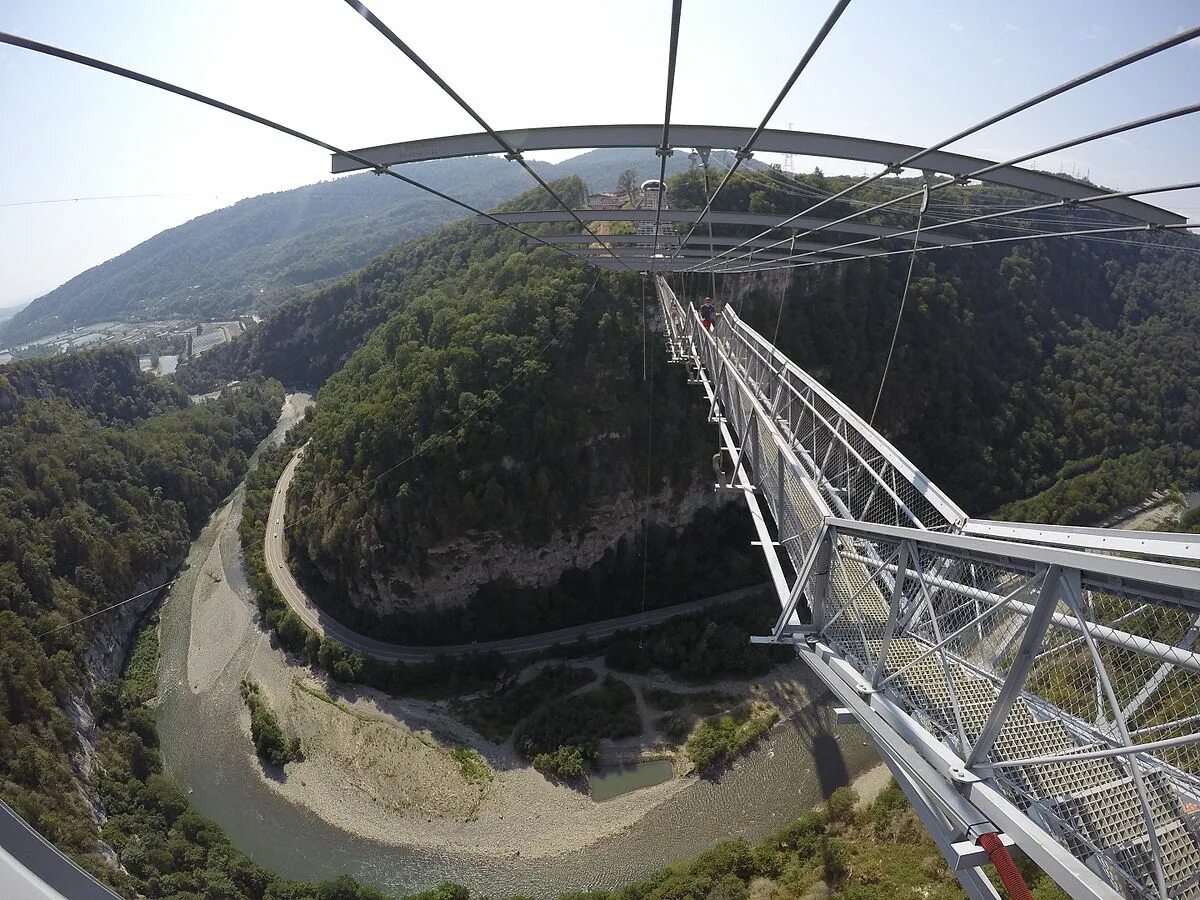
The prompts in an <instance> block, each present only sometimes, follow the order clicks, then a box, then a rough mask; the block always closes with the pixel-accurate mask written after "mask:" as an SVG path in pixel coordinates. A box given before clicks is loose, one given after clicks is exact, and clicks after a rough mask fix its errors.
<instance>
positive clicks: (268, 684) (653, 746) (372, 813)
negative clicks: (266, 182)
mask: <svg viewBox="0 0 1200 900" xmlns="http://www.w3.org/2000/svg"><path fill="white" fill-rule="evenodd" d="M304 405H305V404H304V403H299V402H296V399H295V397H290V398H289V405H288V407H287V409H286V410H285V417H284V421H286V420H289V419H295V418H298V417H299V416H300V415H302V413H303V408H304ZM281 424H283V422H281ZM240 511H241V502H240V493H238V494H235V497H234V498H233V500H231V501H230V502H229V503H227V504H226V505H225V506H224V507H223V508H222V509H221V510H219V511H218V513H217V514H216V515H215V516H214V517H213V520H212V521H211V522H210V523H209V525H208V527H207V528H206V529H205V533H204V534H203V535H202V537H201V539H200V541H198V542H197V545H196V546H194V548H193V554H192V557H191V565H192V570H193V571H192V572H191V573H189V574H192V575H193V577H192V578H191V579H189V580H190V582H191V597H190V628H189V641H188V648H187V662H186V679H187V687H188V689H189V690H190V692H191V693H192V694H194V695H196V696H197V697H198V698H201V699H203V700H204V702H206V703H209V702H211V703H213V704H217V703H221V702H226V701H227V700H228V697H229V695H230V693H231V692H236V690H237V685H238V684H239V683H240V681H241V679H242V678H244V677H249V678H252V679H253V680H255V681H256V682H257V683H258V684H259V686H260V688H261V690H262V692H263V694H264V696H265V697H266V699H267V700H268V702H269V703H270V705H271V707H272V708H273V709H274V710H275V711H276V712H277V713H278V715H279V717H280V720H281V722H282V723H283V725H284V728H285V730H286V731H287V732H288V733H289V734H295V735H297V736H298V737H300V739H301V743H302V746H303V748H304V754H303V758H302V759H301V760H299V761H297V762H293V763H289V764H288V765H287V766H286V768H285V770H284V772H283V773H279V772H278V771H274V770H267V769H262V767H261V766H260V765H259V764H258V762H257V760H256V759H255V758H254V756H253V754H254V751H253V747H252V745H251V742H250V736H249V716H248V713H247V712H246V711H245V710H244V709H242V710H241V715H240V723H239V726H238V727H239V730H240V731H242V732H243V734H242V737H241V740H231V741H229V747H230V749H231V750H234V751H235V752H238V753H240V754H244V755H245V757H247V758H248V759H249V761H250V765H252V766H254V767H257V768H258V769H259V771H260V773H261V778H262V781H263V783H264V784H265V785H266V786H267V787H268V788H269V789H270V790H272V791H274V792H277V793H278V794H280V795H282V796H283V797H285V798H286V799H287V800H289V801H290V802H291V803H293V804H295V805H296V806H298V807H301V808H303V809H307V810H309V811H311V812H312V813H314V814H315V815H317V816H318V817H320V818H321V819H323V820H324V821H326V822H328V823H330V824H332V825H335V826H337V827H338V828H340V829H343V830H345V831H348V832H350V833H352V834H355V835H358V836H361V837H364V838H369V839H371V840H375V841H379V842H381V843H385V844H394V845H407V846H413V847H421V848H426V849H430V850H437V851H442V852H449V853H453V852H455V851H469V852H471V853H473V854H476V855H486V856H495V857H515V856H519V857H525V858H537V857H546V856H551V855H557V854H563V853H567V852H570V851H574V850H578V849H581V848H583V847H587V846H589V845H591V844H593V843H595V842H597V841H599V840H601V839H603V838H605V837H608V836H610V835H613V834H615V833H617V832H620V831H622V830H624V829H626V828H628V827H629V826H631V825H633V824H634V823H635V822H637V821H638V820H639V819H641V818H642V817H644V816H645V815H646V814H647V813H648V812H649V811H650V810H652V809H654V808H655V807H657V806H659V805H660V804H662V803H663V802H664V801H666V800H668V799H669V798H671V797H674V796H676V795H678V794H680V793H682V792H684V791H687V790H688V788H689V786H691V785H692V784H694V783H695V779H692V778H686V777H675V778H672V779H670V780H668V781H666V782H665V783H662V784H659V785H656V786H653V787H648V788H643V789H640V790H637V791H633V792H631V793H627V794H623V795H621V796H618V797H615V798H613V799H611V800H607V801H605V802H602V803H598V802H595V801H593V800H592V799H591V798H590V797H588V796H587V795H586V794H584V793H582V792H580V791H579V790H576V789H574V788H572V787H568V786H564V785H561V784H555V783H553V782H551V781H549V780H547V779H546V778H545V777H544V776H543V775H542V774H541V773H539V772H537V771H536V770H534V769H533V768H532V767H531V766H530V765H529V764H528V763H527V762H526V761H525V760H524V759H522V758H521V757H520V756H519V754H518V753H517V752H516V751H515V750H514V749H513V747H512V746H511V742H507V743H506V744H504V745H498V744H495V743H492V742H490V741H487V740H485V739H484V738H483V737H481V736H480V735H479V734H477V733H476V732H475V731H473V730H472V729H471V728H469V727H468V726H466V725H465V724H463V723H462V722H461V721H459V720H458V719H456V718H455V717H454V716H453V715H452V714H451V712H450V709H449V707H448V704H447V703H446V702H431V701H423V700H415V699H404V698H393V697H389V696H386V695H384V694H381V693H379V692H377V691H374V690H371V689H367V688H357V687H355V688H349V687H346V686H344V685H340V684H336V683H331V682H328V681H326V680H325V679H324V678H323V676H321V675H319V674H318V673H316V672H314V671H312V670H311V669H309V668H308V667H306V666H298V665H296V664H294V662H292V661H290V660H289V659H288V658H287V657H286V655H285V654H284V653H283V652H282V651H281V650H280V649H279V648H278V647H276V646H273V644H272V641H271V639H270V637H269V635H268V634H267V632H266V631H265V630H263V628H262V627H260V625H259V623H258V621H257V616H256V614H255V611H254V609H253V606H252V604H251V602H250V600H249V592H248V591H247V590H246V589H245V574H244V572H243V570H242V563H241V557H240V553H239V552H238V551H237V547H238V538H237V524H238V520H239V518H240ZM247 660H248V661H247ZM573 664H575V665H583V666H587V667H590V668H593V669H595V670H596V671H597V672H598V674H600V675H601V676H603V674H604V673H605V669H604V662H603V659H602V658H597V659H592V660H582V661H574V663H573ZM540 665H542V664H541V663H535V664H533V665H532V666H531V667H530V669H531V672H530V673H527V674H531V673H532V670H533V669H536V668H537V667H538V666H540ZM620 677H621V678H622V680H624V681H626V682H627V683H629V684H630V685H631V687H633V688H634V691H635V694H636V696H637V698H638V705H639V712H640V713H641V714H642V718H643V725H644V727H645V731H644V734H643V736H642V737H638V738H628V739H625V740H622V741H618V742H612V741H606V742H604V744H603V745H602V750H601V754H602V757H601V762H627V761H631V760H636V759H639V758H642V757H644V756H663V755H670V754H671V753H672V752H673V749H674V748H672V747H670V746H669V745H664V744H662V743H661V742H660V741H659V739H658V736H657V735H656V734H655V730H654V726H653V719H654V718H656V717H657V715H658V713H656V712H654V711H652V710H651V709H649V708H648V707H647V705H646V703H645V700H644V698H643V695H642V692H643V689H644V688H647V687H659V688H668V689H670V690H677V691H679V692H683V693H687V692H689V691H694V690H697V688H695V687H689V686H687V685H682V684H675V683H672V682H671V681H670V680H668V679H663V678H660V677H654V678H651V677H649V676H638V675H627V674H622V675H621V676H620ZM703 689H704V690H718V691H723V692H726V693H730V694H735V695H737V696H740V697H746V698H754V699H765V700H769V701H771V702H773V703H774V704H775V705H776V706H777V707H779V708H780V710H781V711H782V713H783V715H784V717H785V718H786V717H789V716H793V715H797V714H799V715H804V714H805V712H806V711H810V710H811V705H812V696H813V695H812V692H811V691H812V689H811V688H810V685H809V681H808V676H807V672H806V670H803V669H802V666H801V664H800V663H798V662H796V663H789V664H785V665H783V666H778V667H776V669H775V670H774V671H773V672H772V673H771V674H770V675H769V676H768V677H767V678H765V679H762V680H761V681H760V682H758V683H756V684H754V685H749V684H747V683H746V682H744V681H743V682H722V683H717V684H711V685H705V686H704V688H703ZM237 708H239V709H241V707H240V704H239V706H238V707H237ZM231 737H236V736H232V735H231ZM463 746H467V747H473V748H475V749H476V750H477V751H478V752H479V753H480V755H482V757H483V758H484V759H485V760H486V761H487V763H488V765H489V766H490V767H491V769H492V770H493V772H494V777H493V778H492V779H491V780H485V779H480V780H476V781H471V780H469V779H468V778H467V777H465V776H464V773H463V771H462V769H461V768H460V766H459V764H458V762H457V761H456V760H455V758H454V757H453V756H451V754H450V750H452V749H453V748H456V747H463ZM245 764H246V763H245V761H244V762H243V765H245ZM877 780H878V776H875V777H874V778H873V779H871V780H870V783H869V784H867V783H864V784H863V787H864V788H869V787H870V786H871V785H873V784H874V781H877ZM818 799H819V798H818V797H814V802H816V800H818Z"/></svg>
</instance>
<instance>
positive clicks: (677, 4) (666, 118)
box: [650, 0, 683, 290]
mask: <svg viewBox="0 0 1200 900" xmlns="http://www.w3.org/2000/svg"><path fill="white" fill-rule="evenodd" d="M682 12H683V0H673V2H672V3H671V46H670V50H669V51H668V52H667V99H666V107H665V109H664V110H663V130H662V141H661V142H660V144H659V147H658V150H657V153H658V155H659V163H658V203H657V204H656V208H655V210H654V250H653V252H652V253H651V254H650V265H651V267H652V270H653V266H655V265H656V263H655V262H654V258H655V257H656V256H658V230H659V228H660V227H661V225H662V208H663V196H664V195H665V194H666V193H667V185H666V177H667V156H668V155H670V153H671V102H672V100H673V99H674V95H675V59H676V57H677V56H678V54H679V18H680V15H681V14H682ZM656 290H657V288H656Z"/></svg>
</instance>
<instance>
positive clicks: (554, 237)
mask: <svg viewBox="0 0 1200 900" xmlns="http://www.w3.org/2000/svg"><path fill="white" fill-rule="evenodd" d="M538 237H540V238H541V239H542V240H544V241H545V242H546V243H548V244H594V243H595V241H594V240H593V239H592V238H591V237H590V236H588V235H586V234H539V235H538ZM601 237H602V238H603V240H604V242H605V243H606V244H644V243H646V238H647V237H650V238H651V239H653V235H645V234H605V235H601ZM682 237H683V235H679V234H664V235H661V236H660V238H659V244H658V249H659V250H662V249H663V248H664V247H666V248H668V249H670V248H673V247H678V246H679V242H680V240H681V238H682ZM709 243H710V241H709V240H708V238H707V237H704V238H697V237H693V238H692V239H691V240H690V241H688V242H687V243H686V244H685V245H684V247H685V248H689V247H696V248H698V249H704V248H706V247H708V245H709ZM711 243H712V245H713V246H715V247H737V246H740V245H744V244H746V242H745V241H744V240H742V239H741V238H732V237H715V238H713V239H712V241H711ZM775 243H776V242H775V241H772V240H771V239H770V238H759V239H758V240H756V241H751V242H750V244H748V245H746V246H753V247H770V246H772V245H774V244H775ZM832 246H833V244H821V243H817V242H816V241H796V248H795V249H797V250H816V251H821V250H824V249H825V248H826V247H832ZM791 252H792V250H791V248H789V249H788V253H791ZM830 252H834V251H830ZM884 252H885V251H883V250H866V251H864V250H863V249H862V248H860V247H855V248H854V249H853V250H847V249H842V250H838V251H836V254H837V255H839V256H880V255H882V254H883V253H884ZM705 255H706V256H711V255H713V254H705Z"/></svg>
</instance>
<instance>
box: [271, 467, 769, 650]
mask: <svg viewBox="0 0 1200 900" xmlns="http://www.w3.org/2000/svg"><path fill="white" fill-rule="evenodd" d="M303 452H304V449H303V448H301V449H300V450H297V451H296V454H295V455H294V456H293V457H292V458H291V460H290V461H289V462H288V464H287V466H286V467H285V468H284V470H283V474H282V475H280V476H279V482H278V484H276V485H275V494H274V496H273V497H272V498H271V514H270V518H269V519H268V520H267V534H266V538H265V543H264V547H263V549H264V551H265V558H266V563H267V569H268V571H269V572H270V573H271V580H272V581H273V582H274V583H275V587H276V588H278V589H279V593H280V594H282V595H283V599H284V600H286V601H287V604H288V606H289V607H291V609H292V611H293V612H295V613H296V615H297V616H299V617H300V619H301V620H302V621H303V622H304V624H305V625H307V626H308V627H309V628H312V629H313V630H314V631H317V632H319V633H320V634H323V635H326V636H328V637H330V638H333V639H334V640H336V641H337V642H338V643H340V644H343V645H344V646H346V647H349V648H350V649H351V650H356V651H357V652H359V653H362V654H363V655H364V656H370V657H373V658H374V659H380V660H384V661H387V662H427V661H429V660H431V659H434V658H435V657H438V656H463V655H465V654H467V653H484V652H490V651H496V652H499V653H528V652H532V651H536V650H544V649H546V648H548V647H553V646H554V645H555V644H568V643H571V642H572V641H575V640H578V639H579V638H581V637H587V638H602V637H608V636H609V635H611V634H613V633H614V632H617V631H621V630H623V629H628V628H637V627H639V626H641V625H655V624H657V623H659V622H665V621H667V620H668V619H672V618H674V617H675V616H682V615H686V614H687V613H691V612H695V611H697V610H700V609H704V608H705V607H707V606H717V605H719V604H721V603H729V602H730V601H733V600H740V599H742V598H743V597H749V596H751V595H752V594H756V593H759V592H761V591H762V590H763V589H764V588H766V587H767V585H756V586H754V587H749V588H742V589H741V590H737V591H729V592H728V593H725V594H717V595H715V596H712V597H705V598H704V599H702V600H694V601H692V602H690V603H679V604H676V605H674V606H666V607H662V608H660V609H652V610H648V611H647V612H645V613H634V614H633V615H629V616H620V617H618V618H615V619H604V620H602V621H599V622H589V623H588V624H586V625H575V626H572V627H570V628H560V629H558V630H556V631H544V632H542V633H540V634H531V635H526V636H524V637H517V638H508V639H506V640H502V641H480V642H478V643H472V644H446V645H442V646H437V647H421V646H405V645H402V644H392V643H389V642H387V641H380V640H376V639H375V638H372V637H368V636H367V635H365V634H360V633H358V632H357V631H353V630H352V629H350V628H347V627H346V626H345V625H343V624H342V623H341V622H339V621H337V620H336V619H334V618H333V617H332V616H330V615H329V614H328V613H325V612H323V611H322V610H321V609H320V608H319V607H318V606H317V605H316V604H315V603H313V601H312V600H311V599H309V597H308V595H307V594H306V593H305V592H304V589H303V588H301V587H300V585H299V584H298V583H297V582H296V579H295V577H294V576H293V575H292V572H291V569H289V568H288V566H287V557H286V555H285V553H284V532H283V528H284V507H285V506H286V499H287V492H288V488H289V487H290V486H291V483H292V476H293V475H294V474H295V473H296V465H297V464H298V463H299V462H300V455H301V454H302V453H303ZM766 624H769V623H765V624H764V627H765V625H766Z"/></svg>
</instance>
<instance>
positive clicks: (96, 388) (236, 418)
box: [0, 350, 282, 868]
mask: <svg viewBox="0 0 1200 900" xmlns="http://www.w3.org/2000/svg"><path fill="white" fill-rule="evenodd" d="M0 398H2V406H0V460H3V462H2V463H0V547H2V548H3V552H2V553H0V673H3V674H2V677H0V681H2V682H3V684H4V690H3V692H0V797H3V799H4V800H5V802H7V803H8V804H9V805H10V806H12V807H13V808H14V809H15V810H16V811H17V812H18V813H19V814H20V815H22V816H23V817H24V818H25V819H26V820H27V821H28V822H30V824H32V825H33V826H34V827H35V828H37V829H38V830H39V831H40V832H42V833H43V834H44V835H46V836H47V837H48V838H50V839H51V840H53V841H54V842H55V843H57V844H58V845H59V846H60V847H63V848H64V849H66V850H67V851H69V852H72V853H74V854H77V855H80V856H83V855H86V854H90V853H92V852H93V851H94V850H95V846H96V838H97V835H96V829H95V826H94V824H93V821H92V817H91V815H90V813H89V810H88V808H87V806H86V804H85V802H84V796H83V794H82V793H81V792H80V790H79V789H78V787H77V784H76V780H75V779H76V775H75V772H74V770H73V765H72V761H71V757H72V755H73V754H76V753H77V752H78V751H79V736H78V734H77V729H76V724H75V722H74V721H73V719H80V720H81V721H82V719H81V716H82V715H83V712H82V708H81V706H80V702H81V701H82V700H83V699H84V698H85V697H87V695H88V692H89V688H90V685H89V681H90V673H88V672H87V671H85V668H84V662H83V655H84V651H85V650H86V649H87V647H88V645H89V641H90V637H91V636H92V634H93V633H94V630H95V629H97V628H102V627H105V621H106V620H105V619H104V618H103V617H96V618H89V619H87V621H86V622H84V623H83V624H81V625H72V624H71V623H74V622H77V621H78V620H81V619H83V618H84V617H87V616H90V615H91V614H93V613H98V612H100V611H102V610H104V609H105V608H107V607H109V606H111V605H112V604H114V603H117V602H118V601H121V600H123V599H125V598H127V597H130V596H132V595H134V594H137V593H139V592H141V591H144V590H145V589H146V588H149V587H152V586H154V585H156V584H159V583H161V582H162V581H165V580H166V579H167V578H168V577H169V576H170V567H171V566H173V565H175V564H177V563H178V562H179V561H180V560H181V559H182V556H183V553H184V551H185V550H186V548H187V546H188V542H189V541H190V539H191V538H192V536H193V535H194V533H195V532H196V530H197V529H198V528H199V527H200V525H201V524H202V523H203V521H204V519H205V518H206V517H207V516H208V514H209V513H210V512H211V511H212V509H213V508H214V507H215V506H216V505H217V503H218V502H219V501H220V500H221V498H223V497H224V496H226V495H227V494H228V493H229V491H230V490H232V488H233V487H234V485H236V484H237V481H238V479H239V478H240V477H241V476H242V474H243V473H244V471H245V468H246V462H247V458H248V456H249V454H250V453H251V451H252V450H253V449H254V447H255V445H256V444H257V443H258V441H259V440H260V439H261V438H262V437H263V436H264V435H265V434H266V433H267V431H269V430H270V428H271V426H272V425H273V424H274V422H275V419H276V417H277V415H278V410H279V404H280V402H281V400H282V391H281V389H280V388H279V385H278V384H273V383H266V384H264V383H261V382H257V381H254V382H247V383H246V384H244V385H243V386H242V388H241V389H240V390H238V391H236V392H233V393H228V394H226V395H224V396H222V397H221V398H220V399H218V400H215V401H213V402H211V403H206V404H202V405H198V406H188V405H187V398H186V397H185V396H182V395H181V394H180V393H179V392H178V390H177V389H175V388H172V387H170V386H169V385H165V384H163V383H162V382H159V381H155V380H154V379H152V378H151V377H150V376H146V375H139V374H138V373H137V360H136V358H135V357H133V356H132V354H130V353H129V352H128V351H118V350H105V351H97V352H93V353H86V354H80V355H78V356H74V357H65V358H60V359H55V360H50V361H46V362H43V363H34V362H24V363H20V364H17V365H14V366H10V367H4V368H3V369H0ZM154 665H155V664H154V662H153V653H152V651H151V649H149V648H148V647H147V646H144V645H143V644H138V645H137V646H136V648H135V650H134V652H133V656H132V661H131V668H130V673H131V675H130V679H129V681H128V683H127V690H128V692H129V693H128V694H127V695H126V696H125V697H124V698H121V697H117V698H113V697H108V698H107V699H105V696H104V695H103V692H102V691H101V689H100V688H97V689H96V691H97V693H98V694H100V696H99V697H97V696H95V695H94V696H93V697H92V703H93V705H94V706H102V705H104V704H105V703H110V704H111V703H117V704H120V703H124V704H126V705H128V706H129V708H130V711H131V713H130V714H131V716H132V718H131V719H130V720H129V722H128V723H127V724H128V729H127V734H134V733H136V732H137V731H138V730H139V729H140V731H141V732H142V733H144V734H146V735H148V734H149V733H150V730H152V729H149V730H148V728H147V724H146V720H147V719H148V718H149V714H148V713H146V712H145V711H144V710H140V707H139V704H140V703H141V702H142V701H143V700H145V699H147V698H148V697H147V695H148V694H152V693H153V690H154V683H155V675H154V671H155V669H154ZM68 712H69V713H70V717H69V716H68ZM135 737H136V734H135ZM135 737H128V736H127V737H126V738H124V740H127V741H132V740H134V739H135ZM136 739H137V740H139V741H140V740H141V738H136ZM155 748H156V742H155V741H153V740H152V739H150V738H148V737H147V743H145V745H144V750H142V751H138V755H137V758H138V760H142V762H138V764H137V765H138V766H141V765H142V764H143V762H144V763H145V764H146V765H149V762H148V761H149V760H156V759H157V750H156V749H155ZM130 752H131V753H132V752H133V751H132V750H131V751H130ZM88 864H89V865H91V866H92V867H93V868H96V867H102V866H103V864H102V863H100V862H99V861H98V859H97V858H94V857H93V858H91V861H90V862H89V863H88Z"/></svg>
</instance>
